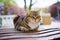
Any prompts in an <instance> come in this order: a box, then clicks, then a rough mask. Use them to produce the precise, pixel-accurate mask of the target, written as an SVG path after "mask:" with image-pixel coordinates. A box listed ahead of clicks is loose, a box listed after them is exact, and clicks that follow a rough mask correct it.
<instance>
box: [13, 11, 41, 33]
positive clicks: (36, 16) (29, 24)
mask: <svg viewBox="0 0 60 40" xmlns="http://www.w3.org/2000/svg"><path fill="white" fill-rule="evenodd" d="M40 20H41V17H40V13H39V11H30V12H29V13H27V14H26V16H25V17H23V18H21V17H20V16H17V17H15V18H14V20H13V22H14V26H15V29H17V30H19V31H23V32H28V31H37V30H38V28H39V25H40Z"/></svg>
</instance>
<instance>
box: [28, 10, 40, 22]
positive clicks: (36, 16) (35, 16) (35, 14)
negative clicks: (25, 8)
mask: <svg viewBox="0 0 60 40" xmlns="http://www.w3.org/2000/svg"><path fill="white" fill-rule="evenodd" d="M40 20H41V18H40V13H39V11H30V12H29V13H28V14H27V21H29V22H31V23H33V22H39V21H40Z"/></svg>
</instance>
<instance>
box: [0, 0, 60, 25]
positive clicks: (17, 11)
mask: <svg viewBox="0 0 60 40" xmlns="http://www.w3.org/2000/svg"><path fill="white" fill-rule="evenodd" d="M25 1H26V3H25ZM31 3H32V7H31V10H38V9H40V15H43V14H44V15H46V14H49V15H50V16H51V18H53V20H60V0H32V1H31V0H0V24H1V25H3V26H5V25H10V26H11V25H13V19H14V17H15V16H16V15H25V14H26V10H25V9H26V8H27V9H29V7H30V4H31Z"/></svg>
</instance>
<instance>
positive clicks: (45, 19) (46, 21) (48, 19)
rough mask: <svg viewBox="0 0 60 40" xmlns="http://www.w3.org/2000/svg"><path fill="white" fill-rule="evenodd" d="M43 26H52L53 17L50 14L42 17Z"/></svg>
mask: <svg viewBox="0 0 60 40" xmlns="http://www.w3.org/2000/svg"><path fill="white" fill-rule="evenodd" d="M42 21H43V25H49V24H51V15H50V14H49V13H47V14H43V15H42Z"/></svg>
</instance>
